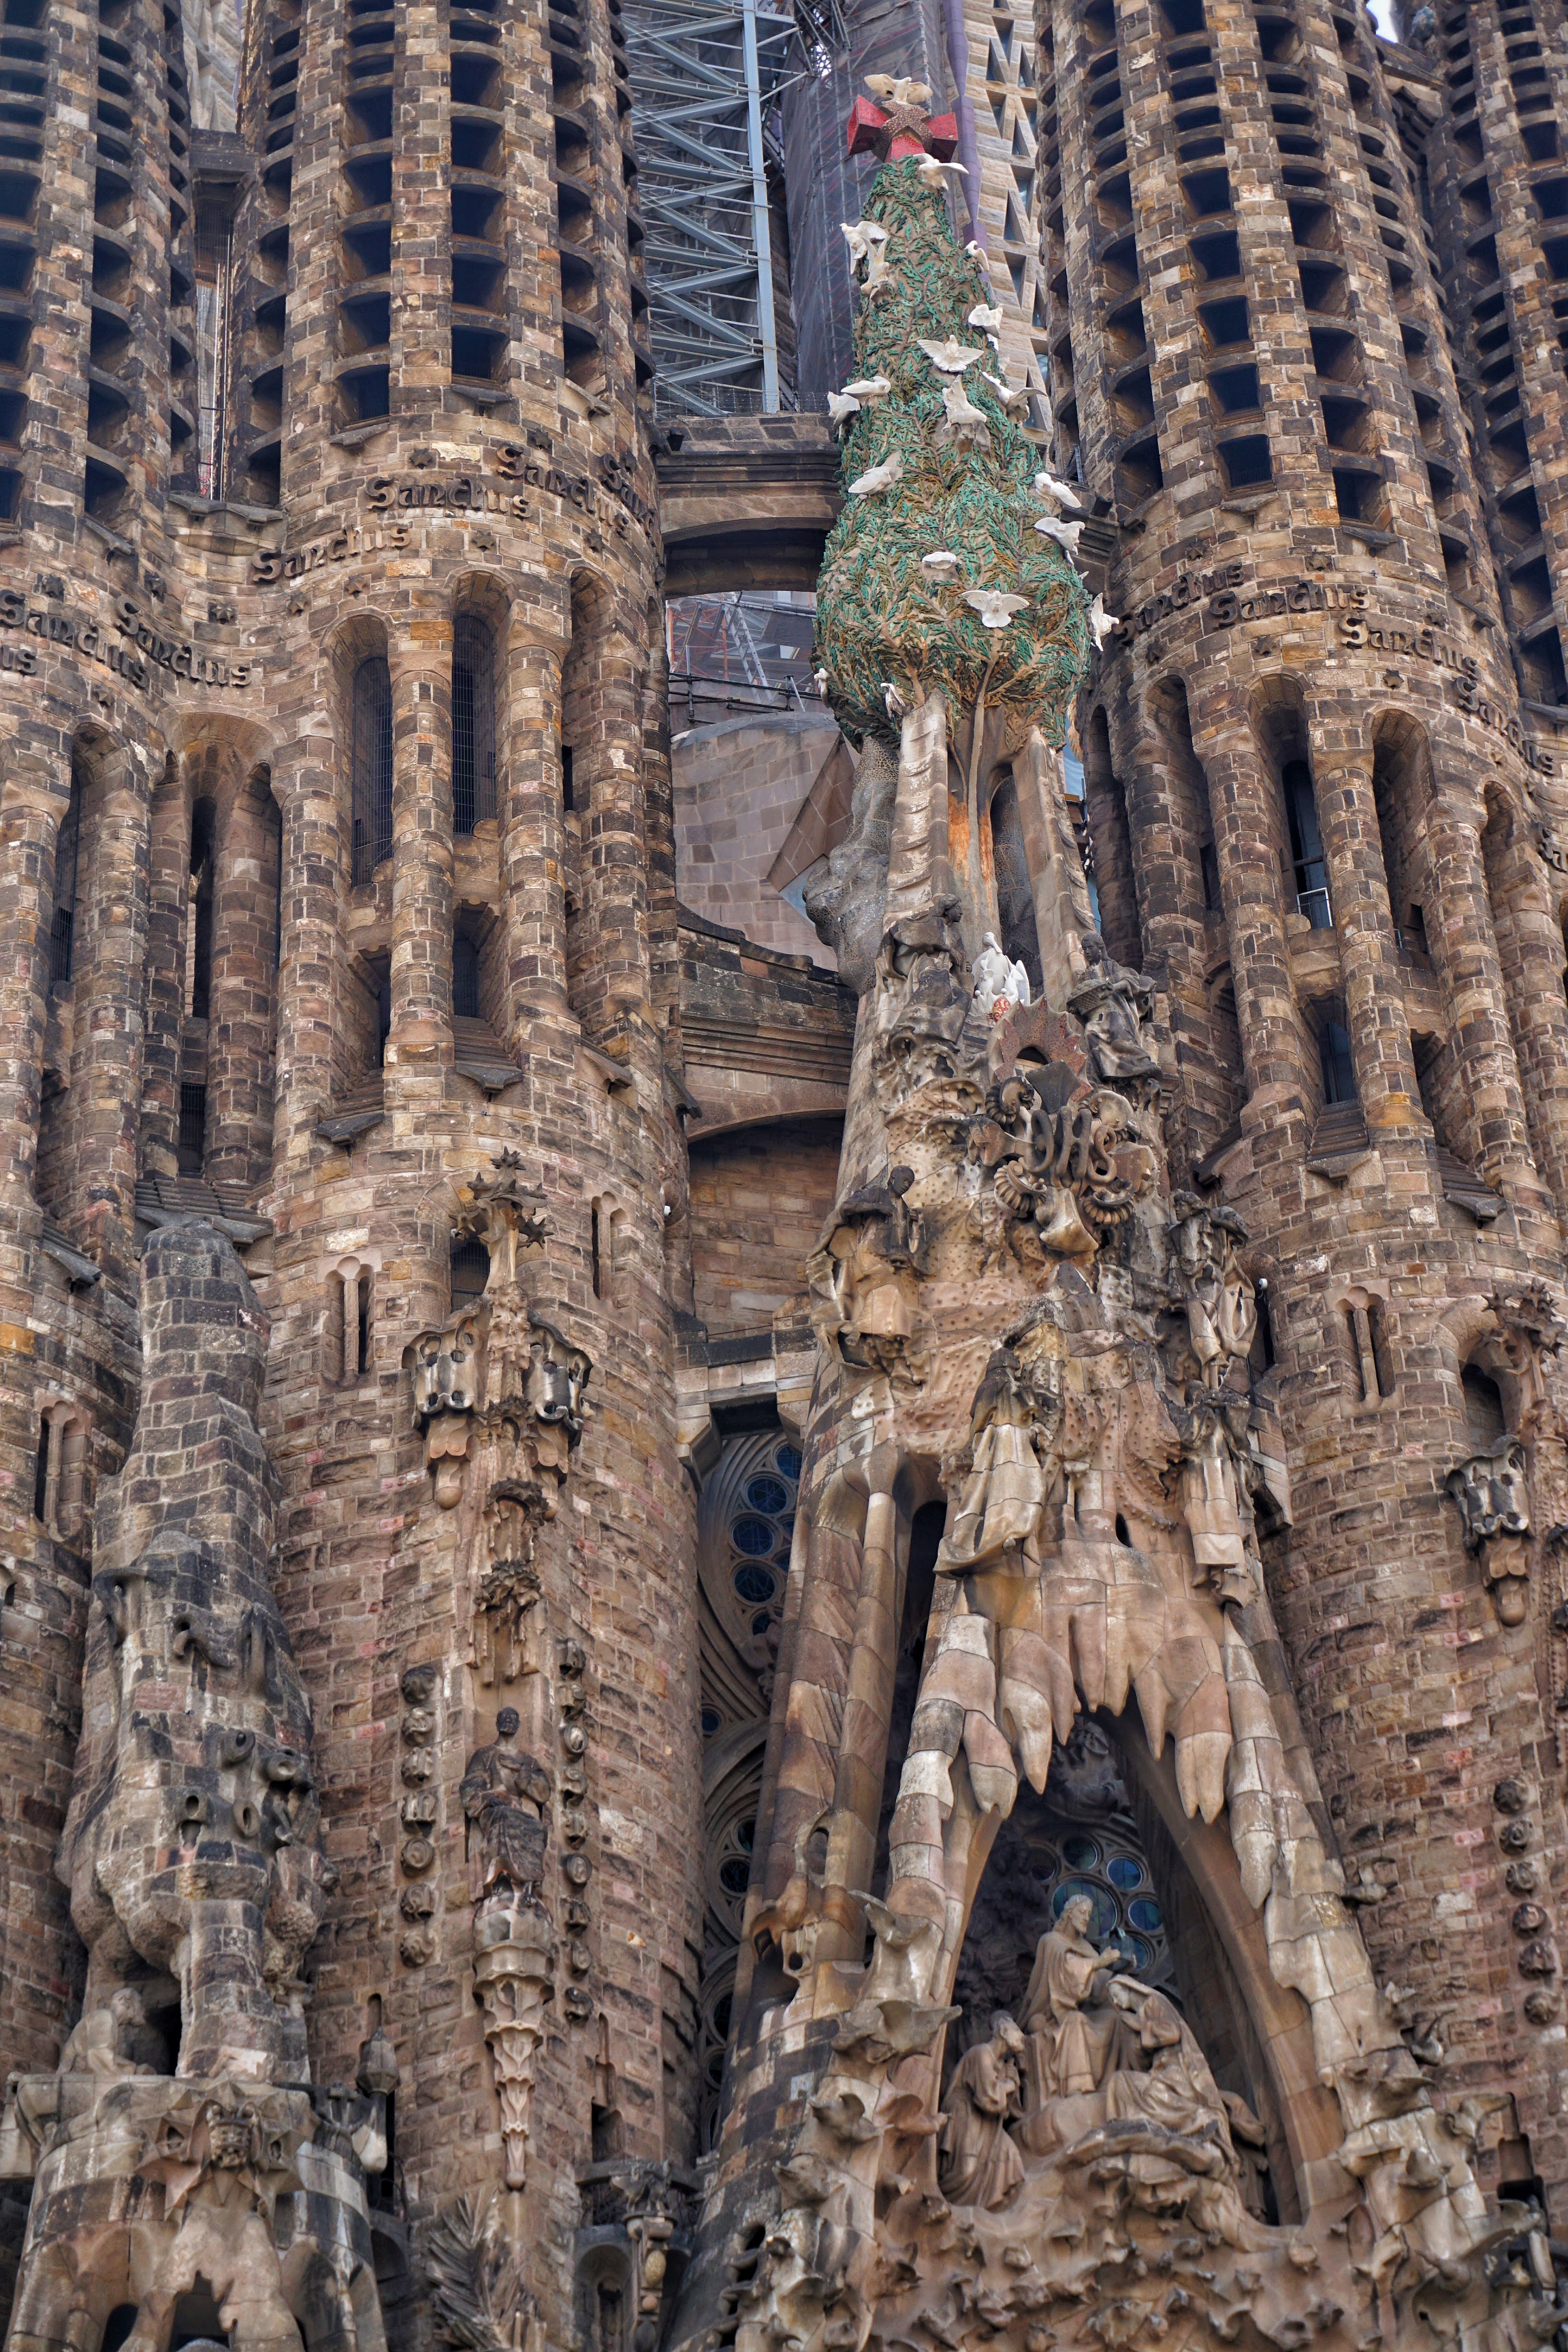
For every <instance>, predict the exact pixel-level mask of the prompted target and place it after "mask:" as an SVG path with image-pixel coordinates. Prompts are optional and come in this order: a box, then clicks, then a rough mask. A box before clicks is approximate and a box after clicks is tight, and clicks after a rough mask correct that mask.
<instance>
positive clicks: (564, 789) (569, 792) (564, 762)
mask: <svg viewBox="0 0 1568 2352" xmlns="http://www.w3.org/2000/svg"><path fill="white" fill-rule="evenodd" d="M561 805H562V807H563V809H569V808H575V807H576V805H577V803H576V800H575V798H574V787H573V780H572V746H571V744H570V743H563V745H562V746H561Z"/></svg>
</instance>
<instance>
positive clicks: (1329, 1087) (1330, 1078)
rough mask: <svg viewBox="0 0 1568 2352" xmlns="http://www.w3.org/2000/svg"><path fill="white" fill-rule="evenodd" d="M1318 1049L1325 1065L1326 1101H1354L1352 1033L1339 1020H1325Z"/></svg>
mask: <svg viewBox="0 0 1568 2352" xmlns="http://www.w3.org/2000/svg"><path fill="white" fill-rule="evenodd" d="M1318 1051H1319V1054H1320V1055H1321V1060H1322V1065H1323V1100H1324V1101H1325V1102H1326V1103H1353V1102H1354V1101H1355V1099H1356V1085H1355V1064H1354V1062H1353V1061H1352V1058H1351V1041H1350V1034H1349V1032H1348V1031H1347V1030H1346V1028H1345V1027H1344V1024H1342V1022H1339V1021H1325V1022H1324V1024H1323V1030H1322V1034H1321V1037H1320V1038H1319V1040H1318Z"/></svg>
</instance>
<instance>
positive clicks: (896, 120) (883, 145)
mask: <svg viewBox="0 0 1568 2352" xmlns="http://www.w3.org/2000/svg"><path fill="white" fill-rule="evenodd" d="M849 152H850V153H851V155H879V156H880V157H881V159H882V161H883V163H901V162H902V160H903V158H904V157H905V156H906V155H934V156H936V158H937V159H938V161H939V162H940V163H948V162H950V161H951V159H952V156H953V155H955V154H956V153H957V152H958V117H957V116H956V115H955V114H938V115H934V116H931V115H927V114H925V113H923V112H922V111H921V109H920V108H919V107H918V106H907V105H905V106H900V104H899V103H898V102H897V101H896V100H894V101H892V102H890V103H889V105H887V106H885V107H882V106H879V105H878V104H877V101H876V100H875V99H871V98H858V99H857V100H856V101H855V103H854V105H853V106H852V107H851V108H850V110H849Z"/></svg>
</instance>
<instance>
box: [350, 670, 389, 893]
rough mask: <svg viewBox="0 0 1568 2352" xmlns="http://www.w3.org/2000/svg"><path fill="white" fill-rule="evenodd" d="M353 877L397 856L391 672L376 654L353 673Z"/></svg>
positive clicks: (361, 877)
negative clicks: (394, 813) (393, 841)
mask: <svg viewBox="0 0 1568 2352" xmlns="http://www.w3.org/2000/svg"><path fill="white" fill-rule="evenodd" d="M352 764H353V880H354V883H355V885H356V886H357V885H358V884H360V883H362V882H368V881H369V880H370V877H371V876H372V875H373V874H374V872H375V869H376V867H377V866H380V865H383V864H384V862H385V860H386V859H387V858H389V857H390V856H391V855H392V673H391V671H390V670H389V669H388V667H387V666H386V657H385V656H384V654H371V655H370V656H367V658H366V659H365V660H364V661H362V662H361V664H360V665H359V667H358V668H357V669H356V670H355V672H354V677H353V755H352Z"/></svg>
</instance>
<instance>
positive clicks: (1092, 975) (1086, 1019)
mask: <svg viewBox="0 0 1568 2352" xmlns="http://www.w3.org/2000/svg"><path fill="white" fill-rule="evenodd" d="M1083 951H1084V955H1085V957H1086V959H1087V960H1088V963H1089V970H1088V971H1086V972H1085V974H1084V976H1083V978H1082V979H1081V980H1080V981H1079V983H1078V985H1077V987H1076V988H1075V989H1074V990H1073V992H1072V994H1071V995H1070V996H1069V997H1068V1005H1069V1007H1070V1008H1071V1010H1072V1011H1073V1012H1074V1013H1077V1014H1078V1017H1079V1020H1080V1021H1081V1022H1082V1023H1083V1025H1084V1028H1085V1030H1086V1031H1087V1032H1088V1035H1089V1051H1090V1054H1091V1055H1092V1057H1093V1061H1094V1066H1095V1070H1096V1072H1097V1074H1098V1075H1099V1076H1100V1077H1101V1078H1103V1079H1104V1080H1105V1081H1106V1083H1107V1085H1111V1084H1114V1083H1115V1081H1116V1080H1117V1079H1119V1078H1121V1079H1125V1078H1152V1077H1157V1076H1159V1070H1160V1066H1159V1064H1158V1062H1156V1060H1155V1059H1154V1056H1153V1055H1152V1053H1151V1051H1150V1049H1149V1038H1148V1025H1149V1020H1150V1016H1151V1014H1152V1012H1153V1009H1154V992H1153V990H1152V988H1151V987H1150V985H1149V982H1147V981H1146V980H1145V979H1144V978H1143V976H1142V973H1141V972H1136V971H1128V970H1127V968H1126V966H1125V965H1123V964H1119V963H1117V962H1115V961H1113V959H1112V957H1111V955H1110V951H1109V950H1108V949H1107V947H1106V944H1105V941H1104V940H1102V939H1101V938H1100V934H1099V933H1098V932H1097V931H1090V932H1089V934H1088V936H1087V937H1086V939H1085V940H1084V943H1083Z"/></svg>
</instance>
